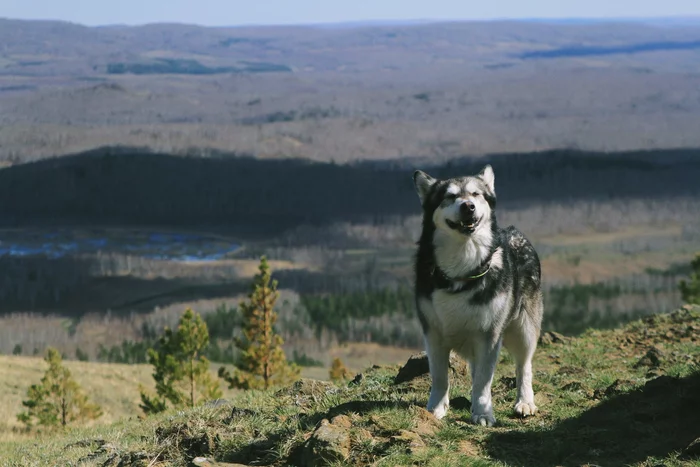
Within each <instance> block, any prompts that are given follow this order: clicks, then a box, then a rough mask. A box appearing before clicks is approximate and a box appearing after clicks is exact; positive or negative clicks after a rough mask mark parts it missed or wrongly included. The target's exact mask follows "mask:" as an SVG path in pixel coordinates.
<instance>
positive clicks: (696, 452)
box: [679, 438, 700, 459]
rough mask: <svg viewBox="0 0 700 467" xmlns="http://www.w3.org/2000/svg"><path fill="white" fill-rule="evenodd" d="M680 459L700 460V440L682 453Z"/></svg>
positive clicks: (692, 443)
mask: <svg viewBox="0 0 700 467" xmlns="http://www.w3.org/2000/svg"><path fill="white" fill-rule="evenodd" d="M679 457H680V459H696V458H700V438H697V439H696V440H695V441H693V442H691V443H690V444H689V445H688V446H686V448H685V449H683V451H681V455H680V456H679Z"/></svg>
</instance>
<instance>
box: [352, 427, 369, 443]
mask: <svg viewBox="0 0 700 467" xmlns="http://www.w3.org/2000/svg"><path fill="white" fill-rule="evenodd" d="M354 438H355V441H356V442H359V443H365V442H370V441H372V440H374V436H372V433H371V432H370V431H369V430H367V429H365V428H358V429H357V430H355V431H354Z"/></svg>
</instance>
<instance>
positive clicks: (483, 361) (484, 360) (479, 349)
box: [469, 339, 501, 426]
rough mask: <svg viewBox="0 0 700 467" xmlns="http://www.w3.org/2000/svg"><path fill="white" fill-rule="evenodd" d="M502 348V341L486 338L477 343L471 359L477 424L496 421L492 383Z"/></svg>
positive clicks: (473, 405)
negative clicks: (492, 399) (492, 398)
mask: <svg viewBox="0 0 700 467" xmlns="http://www.w3.org/2000/svg"><path fill="white" fill-rule="evenodd" d="M500 350H501V343H500V341H494V340H493V339H484V340H483V341H481V342H476V343H475V347H474V355H473V357H472V358H471V359H470V360H469V366H470V367H471V370H472V371H471V373H472V409H471V412H472V422H474V423H476V424H477V425H483V426H493V425H494V424H495V423H496V418H495V417H494V415H493V402H492V401H491V384H492V383H493V373H494V371H495V370H496V363H497V362H498V353H499V351H500Z"/></svg>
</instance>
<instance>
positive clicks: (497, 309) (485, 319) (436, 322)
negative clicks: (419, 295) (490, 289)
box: [418, 290, 509, 338]
mask: <svg viewBox="0 0 700 467" xmlns="http://www.w3.org/2000/svg"><path fill="white" fill-rule="evenodd" d="M471 297H472V294H471V293H469V292H462V293H450V292H447V291H445V290H435V291H434V292H433V294H432V296H431V297H430V298H424V299H421V300H420V301H419V303H418V306H420V308H421V312H422V313H423V315H424V316H425V318H426V320H427V321H428V323H429V325H430V326H432V327H434V328H436V329H438V330H440V333H441V334H442V335H443V336H444V337H446V338H450V336H455V337H459V336H464V334H465V333H471V332H487V331H489V330H493V329H494V328H495V327H497V325H498V323H499V322H502V321H503V319H504V317H505V315H506V314H507V309H508V305H509V304H508V301H509V300H508V295H507V294H505V293H501V294H497V295H495V296H494V297H493V299H492V300H490V301H488V302H486V303H483V304H481V303H480V304H475V303H472V302H471Z"/></svg>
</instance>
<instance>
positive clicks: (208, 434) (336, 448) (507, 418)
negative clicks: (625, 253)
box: [0, 306, 700, 467]
mask: <svg viewBox="0 0 700 467" xmlns="http://www.w3.org/2000/svg"><path fill="white" fill-rule="evenodd" d="M534 365H535V375H536V376H535V391H536V399H537V403H538V405H539V407H540V413H539V414H538V415H537V416H536V417H534V418H529V419H525V420H519V419H516V418H514V417H513V416H512V412H511V405H512V402H513V400H514V397H515V389H514V378H513V365H512V361H511V359H510V358H509V356H508V354H507V353H505V352H504V354H503V355H502V357H501V362H500V364H499V367H498V371H497V375H496V378H495V381H494V400H495V406H496V415H497V418H498V420H499V425H498V426H497V427H494V428H483V427H475V426H472V425H470V424H468V423H467V420H468V419H469V412H468V407H469V404H468V401H467V400H466V398H465V396H467V397H468V396H469V393H468V387H469V378H468V376H466V373H467V372H466V367H465V366H464V364H462V363H460V362H459V361H456V362H455V363H454V365H453V379H452V381H453V388H452V408H451V410H450V412H449V414H448V416H447V417H446V419H445V420H443V421H441V422H439V421H437V420H435V419H434V418H433V417H432V416H431V415H430V414H428V413H427V412H425V411H424V410H423V406H424V404H425V402H426V399H427V396H428V390H429V386H430V382H429V379H428V377H427V376H425V375H423V376H417V377H415V378H413V379H410V380H408V381H405V382H402V383H399V384H396V383H395V380H394V378H395V376H396V375H397V371H398V369H399V367H398V366H375V367H372V368H368V369H367V370H366V371H365V372H364V373H363V376H362V377H358V378H356V380H355V382H354V383H350V384H348V385H341V386H335V385H332V384H331V383H326V382H321V381H314V380H302V381H301V382H298V383H296V384H295V385H294V386H292V387H289V388H284V389H281V390H276V391H269V392H247V393H240V394H238V395H233V396H231V398H230V399H229V401H230V404H224V405H218V406H216V407H200V408H196V409H194V410H191V411H182V412H177V413H173V412H170V413H166V414H164V415H161V416H157V417H152V418H148V419H146V420H143V421H141V420H136V419H131V420H122V421H118V422H116V423H114V424H112V425H109V426H104V427H99V428H83V429H75V430H71V431H69V432H67V433H61V434H57V435H54V436H50V435H46V436H45V437H43V438H37V439H35V440H31V441H16V442H9V443H4V444H0V459H2V462H3V465H9V466H48V465H81V466H93V465H94V466H117V465H118V466H157V465H161V466H165V465H174V466H186V465H209V466H215V465H219V466H226V465H234V464H232V463H237V464H244V465H274V466H282V465H378V466H394V465H436V466H437V465H440V466H442V465H514V466H516V465H517V466H540V465H542V466H555V465H566V466H568V465H604V466H606V467H607V466H615V465H639V466H649V467H652V466H657V465H668V466H674V465H700V457H699V456H700V449H699V445H698V443H700V441H697V440H698V438H700V425H698V423H697V421H698V419H697V417H698V414H699V413H700V307H697V306H694V307H692V306H686V307H684V308H682V309H679V310H677V311H675V312H673V313H670V314H666V315H658V316H651V317H647V318H645V319H644V320H642V321H636V322H633V323H630V324H628V325H627V326H625V327H624V328H621V329H616V330H610V331H596V330H591V331H588V332H586V333H584V334H583V335H582V336H581V337H579V338H573V339H570V338H565V337H563V336H559V335H557V334H551V333H545V334H544V335H543V338H542V343H541V345H540V347H539V349H538V352H537V354H536V358H535V364H534ZM694 442H695V444H693V443H694Z"/></svg>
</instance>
